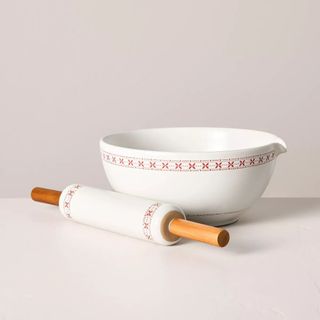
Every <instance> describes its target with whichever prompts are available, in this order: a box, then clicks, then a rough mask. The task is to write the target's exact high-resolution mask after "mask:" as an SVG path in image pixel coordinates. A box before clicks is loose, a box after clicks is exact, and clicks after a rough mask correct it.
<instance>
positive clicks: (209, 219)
mask: <svg viewBox="0 0 320 320" xmlns="http://www.w3.org/2000/svg"><path fill="white" fill-rule="evenodd" d="M241 213H242V212H230V213H229V212H228V213H219V214H204V215H195V214H187V215H186V216H187V219H188V220H190V221H194V222H199V223H205V224H208V225H210V226H215V227H221V226H227V225H230V224H233V223H236V222H237V221H238V220H239V218H240V215H241Z"/></svg>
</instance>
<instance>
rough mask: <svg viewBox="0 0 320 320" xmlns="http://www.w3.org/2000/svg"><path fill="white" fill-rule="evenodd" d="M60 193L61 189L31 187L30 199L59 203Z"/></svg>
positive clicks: (56, 204)
mask: <svg viewBox="0 0 320 320" xmlns="http://www.w3.org/2000/svg"><path fill="white" fill-rule="evenodd" d="M60 195H61V191H57V190H52V189H46V188H39V187H36V188H33V189H32V191H31V198H32V200H34V201H38V202H44V203H48V204H53V205H55V206H58V205H59V199H60Z"/></svg>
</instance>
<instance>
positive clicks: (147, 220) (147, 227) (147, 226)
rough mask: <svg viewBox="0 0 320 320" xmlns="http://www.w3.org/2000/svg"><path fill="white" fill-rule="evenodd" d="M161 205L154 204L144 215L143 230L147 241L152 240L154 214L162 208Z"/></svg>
mask: <svg viewBox="0 0 320 320" xmlns="http://www.w3.org/2000/svg"><path fill="white" fill-rule="evenodd" d="M160 205H161V204H160V203H154V204H152V205H151V206H150V207H149V208H148V209H147V211H146V212H145V213H144V216H143V222H142V228H143V234H144V236H145V237H146V239H147V240H152V234H151V222H152V217H153V215H154V213H155V212H156V211H157V209H158V208H159V207H160Z"/></svg>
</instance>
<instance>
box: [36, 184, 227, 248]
mask: <svg viewBox="0 0 320 320" xmlns="http://www.w3.org/2000/svg"><path fill="white" fill-rule="evenodd" d="M31 198H32V199H33V200H35V201H39V202H44V203H48V204H52V205H58V206H59V209H60V211H61V213H62V215H63V216H64V217H66V218H67V219H71V220H74V221H77V222H80V223H83V224H87V225H90V226H94V227H97V228H100V229H105V230H108V231H112V232H116V233H119V234H123V235H127V236H131V237H134V238H138V239H143V240H148V241H153V242H155V243H159V244H162V245H172V244H175V243H177V242H178V241H179V240H180V239H181V238H188V239H192V240H196V241H200V242H205V243H208V244H211V245H215V246H218V247H224V246H226V245H227V244H228V242H229V233H228V231H226V230H224V229H221V228H216V227H212V226H207V225H204V224H200V223H196V222H191V221H187V220H186V217H185V214H184V213H183V211H182V210H181V209H180V208H178V207H176V206H173V205H171V204H165V203H160V202H156V201H153V200H148V199H143V198H139V197H136V196H132V195H127V194H121V193H118V192H113V191H107V190H101V189H96V188H91V187H87V186H82V185H79V184H72V185H69V186H68V187H66V188H65V189H64V190H63V191H62V192H61V191H56V190H51V189H45V188H39V187H37V188H34V189H33V190H32V191H31Z"/></svg>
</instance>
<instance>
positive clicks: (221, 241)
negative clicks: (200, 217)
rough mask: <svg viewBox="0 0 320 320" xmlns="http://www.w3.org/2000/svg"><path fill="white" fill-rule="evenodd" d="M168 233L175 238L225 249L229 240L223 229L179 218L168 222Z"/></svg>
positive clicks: (226, 232)
mask: <svg viewBox="0 0 320 320" xmlns="http://www.w3.org/2000/svg"><path fill="white" fill-rule="evenodd" d="M169 231H170V232H171V233H173V234H175V235H176V236H179V237H182V238H187V239H192V240H195V241H200V242H204V243H208V244H211V245H213V246H217V247H225V246H226V245H227V244H228V242H229V239H230V236H229V232H228V231H227V230H225V229H222V228H216V227H212V226H208V225H205V224H201V223H197V222H193V221H188V220H184V219H180V218H175V219H173V220H172V221H171V222H170V224H169Z"/></svg>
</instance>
